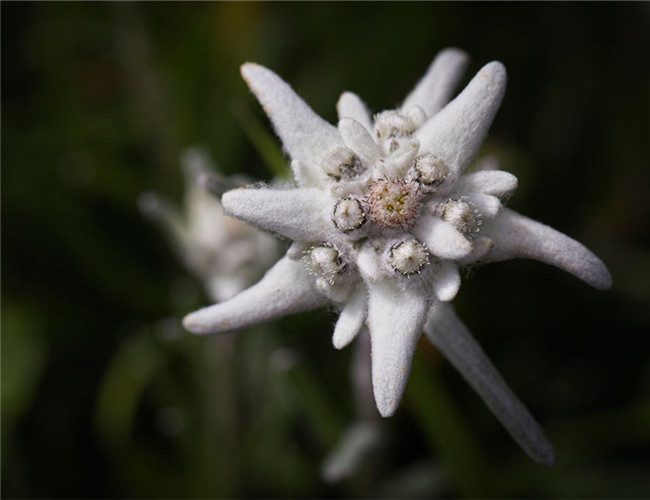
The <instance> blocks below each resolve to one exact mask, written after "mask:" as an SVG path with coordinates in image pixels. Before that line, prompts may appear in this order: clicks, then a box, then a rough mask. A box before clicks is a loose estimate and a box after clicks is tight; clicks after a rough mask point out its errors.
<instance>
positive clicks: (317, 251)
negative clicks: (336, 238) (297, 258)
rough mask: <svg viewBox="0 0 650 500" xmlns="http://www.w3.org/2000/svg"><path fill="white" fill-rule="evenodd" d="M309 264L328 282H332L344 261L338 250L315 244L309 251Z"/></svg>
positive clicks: (342, 266) (343, 267) (343, 265)
mask: <svg viewBox="0 0 650 500" xmlns="http://www.w3.org/2000/svg"><path fill="white" fill-rule="evenodd" d="M309 266H310V267H311V269H312V270H313V271H314V273H316V274H317V275H318V276H320V277H321V278H324V279H325V280H326V281H327V282H328V283H330V284H331V283H333V281H334V279H335V278H336V276H338V275H339V274H340V273H341V272H342V271H343V270H344V269H345V263H344V262H343V261H342V260H341V257H340V256H339V252H338V251H337V250H336V249H335V248H332V247H330V246H325V245H322V246H317V247H314V248H312V250H311V252H309Z"/></svg>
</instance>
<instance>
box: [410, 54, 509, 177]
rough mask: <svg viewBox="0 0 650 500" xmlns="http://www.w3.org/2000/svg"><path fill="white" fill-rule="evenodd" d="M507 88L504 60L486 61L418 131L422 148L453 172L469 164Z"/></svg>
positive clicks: (417, 134)
mask: <svg viewBox="0 0 650 500" xmlns="http://www.w3.org/2000/svg"><path fill="white" fill-rule="evenodd" d="M505 88H506V70H505V68H504V66H503V64H501V63H500V62H496V61H495V62H491V63H489V64H487V65H485V66H484V67H483V69H481V70H480V71H479V72H478V73H477V74H476V76H475V77H474V78H473V79H472V81H471V82H469V84H468V85H467V87H465V90H463V91H462V92H461V93H460V94H459V95H458V97H456V98H455V99H454V100H453V101H451V102H450V103H449V104H447V106H445V107H444V108H443V109H442V110H441V111H440V112H438V113H437V114H436V115H435V116H433V117H432V118H430V119H429V121H427V122H426V123H425V124H424V125H422V127H421V128H420V129H418V130H417V131H416V132H415V138H416V139H418V140H419V141H420V145H421V149H422V151H423V152H427V153H432V154H434V155H435V156H437V157H438V158H440V159H441V160H442V161H443V162H445V163H446V164H447V165H448V166H449V168H450V169H451V171H452V172H455V171H462V170H464V169H465V168H467V166H468V165H469V164H470V162H471V161H472V160H473V159H474V157H475V156H476V154H477V153H478V150H479V148H480V147H481V143H482V142H483V139H484V138H485V136H486V135H487V132H488V129H489V128H490V125H491V123H492V120H493V119H494V115H496V112H497V110H498V109H499V105H500V104H501V99H502V98H503V94H504V92H505Z"/></svg>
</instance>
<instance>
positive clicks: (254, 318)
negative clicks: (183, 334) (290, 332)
mask: <svg viewBox="0 0 650 500" xmlns="http://www.w3.org/2000/svg"><path fill="white" fill-rule="evenodd" d="M326 303H327V299H326V297H325V296H324V295H322V294H321V293H320V292H318V291H317V290H316V287H315V286H314V278H313V276H311V275H310V274H309V273H308V272H307V270H306V269H305V266H304V265H303V263H302V262H296V261H292V260H290V259H289V258H287V257H283V258H282V259H280V260H279V261H278V262H277V263H276V264H275V265H274V266H273V267H272V268H271V269H269V271H268V272H267V273H266V274H265V275H264V277H263V278H262V279H261V280H260V281H259V282H258V283H256V284H255V285H253V286H252V287H250V288H248V289H246V290H244V291H243V292H241V293H239V294H238V295H235V296H234V297H233V298H232V299H229V300H227V301H225V302H221V303H219V304H215V305H213V306H209V307H205V308H203V309H199V310H198V311H195V312H193V313H190V314H188V315H187V316H185V318H184V319H183V325H184V326H185V328H186V329H187V330H189V331H190V332H192V333H197V334H200V335H208V334H214V333H224V332H229V331H232V330H237V329H239V328H244V327H248V326H252V325H256V324H258V323H263V322H264V321H269V320H273V319H276V318H280V317H282V316H286V315H288V314H294V313H297V312H300V311H307V310H310V309H316V308H317V307H320V306H323V305H325V304H326Z"/></svg>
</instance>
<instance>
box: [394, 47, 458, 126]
mask: <svg viewBox="0 0 650 500" xmlns="http://www.w3.org/2000/svg"><path fill="white" fill-rule="evenodd" d="M468 62H469V56H468V55H467V54H466V53H465V52H463V51H462V50H460V49H456V48H453V47H452V48H448V49H445V50H442V51H440V52H439V53H438V55H437V56H436V58H435V59H434V60H433V62H432V63H431V65H430V66H429V69H428V70H427V72H426V74H425V75H424V76H423V77H422V79H421V80H420V81H419V82H418V84H417V85H416V86H415V88H414V89H413V91H412V92H411V93H410V94H409V95H408V97H407V98H406V99H405V101H404V104H402V112H403V113H405V112H408V111H409V109H411V108H412V107H414V106H419V107H420V108H422V109H423V110H424V112H425V113H426V115H427V116H428V117H432V116H433V115H435V114H436V113H437V112H438V111H440V110H441V109H442V108H443V106H444V105H445V104H447V102H448V101H449V99H450V97H451V95H452V93H453V91H454V89H455V88H456V85H457V84H458V81H459V80H460V78H461V77H462V76H463V73H464V72H465V68H466V67H467V63H468Z"/></svg>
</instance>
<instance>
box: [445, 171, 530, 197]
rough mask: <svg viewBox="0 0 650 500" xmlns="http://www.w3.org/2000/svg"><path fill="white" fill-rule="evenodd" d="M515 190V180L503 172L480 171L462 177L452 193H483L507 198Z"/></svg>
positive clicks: (508, 173) (512, 176) (509, 174)
mask: <svg viewBox="0 0 650 500" xmlns="http://www.w3.org/2000/svg"><path fill="white" fill-rule="evenodd" d="M515 189H517V178H516V177H515V176H514V175H512V174H511V173H510V172H504V171H503V170H480V171H478V172H471V173H469V174H465V175H463V176H462V177H461V178H460V179H458V182H457V183H456V187H455V188H454V191H455V192H457V193H473V192H476V193H484V194H491V195H493V196H499V197H501V196H507V195H509V194H511V193H512V192H513V191H514V190H515Z"/></svg>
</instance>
